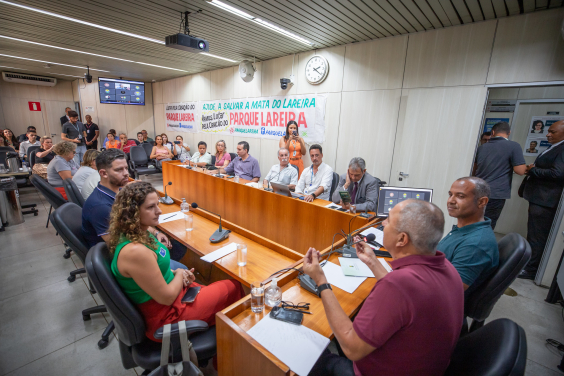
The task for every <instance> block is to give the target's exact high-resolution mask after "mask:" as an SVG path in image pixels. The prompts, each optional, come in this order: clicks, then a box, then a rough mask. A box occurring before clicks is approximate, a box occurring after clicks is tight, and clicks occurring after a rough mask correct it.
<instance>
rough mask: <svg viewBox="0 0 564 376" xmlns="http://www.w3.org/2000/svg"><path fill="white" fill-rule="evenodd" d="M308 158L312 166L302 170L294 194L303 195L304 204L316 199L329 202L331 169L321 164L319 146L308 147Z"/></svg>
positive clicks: (321, 150)
mask: <svg viewBox="0 0 564 376" xmlns="http://www.w3.org/2000/svg"><path fill="white" fill-rule="evenodd" d="M309 157H310V159H311V163H312V165H311V166H309V167H308V168H306V169H304V171H303V172H302V176H301V177H300V180H299V181H298V185H297V186H296V193H302V194H303V195H304V201H305V202H312V201H313V200H315V199H316V198H320V199H322V200H329V199H330V198H329V193H331V183H332V182H333V169H332V168H331V167H329V166H328V165H326V164H325V163H323V149H322V148H321V145H318V144H313V145H311V146H310V147H309Z"/></svg>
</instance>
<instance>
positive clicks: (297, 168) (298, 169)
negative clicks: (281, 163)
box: [290, 163, 300, 175]
mask: <svg viewBox="0 0 564 376" xmlns="http://www.w3.org/2000/svg"><path fill="white" fill-rule="evenodd" d="M290 166H292V167H294V168H295V169H296V171H297V172H298V175H299V174H300V168H299V167H298V166H296V165H293V164H291V163H290Z"/></svg>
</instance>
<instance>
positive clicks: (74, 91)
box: [71, 80, 86, 110]
mask: <svg viewBox="0 0 564 376" xmlns="http://www.w3.org/2000/svg"><path fill="white" fill-rule="evenodd" d="M79 82H80V80H74V81H73V82H72V85H71V86H72V98H73V101H74V102H80V94H79V90H80V88H79ZM84 84H85V85H86V83H84ZM72 108H73V110H74V106H73V107H72Z"/></svg>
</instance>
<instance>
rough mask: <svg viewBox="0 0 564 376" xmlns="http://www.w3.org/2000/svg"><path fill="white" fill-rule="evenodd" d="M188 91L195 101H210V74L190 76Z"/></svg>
mask: <svg viewBox="0 0 564 376" xmlns="http://www.w3.org/2000/svg"><path fill="white" fill-rule="evenodd" d="M190 90H191V91H192V92H193V93H194V95H193V97H194V99H193V100H195V101H209V100H210V99H211V72H203V73H198V74H195V75H193V76H192V80H191V81H190Z"/></svg>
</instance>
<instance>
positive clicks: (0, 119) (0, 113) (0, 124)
mask: <svg viewBox="0 0 564 376" xmlns="http://www.w3.org/2000/svg"><path fill="white" fill-rule="evenodd" d="M3 106H7V104H4V103H3V98H2V96H0V129H4V128H6V120H4V110H3Z"/></svg>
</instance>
